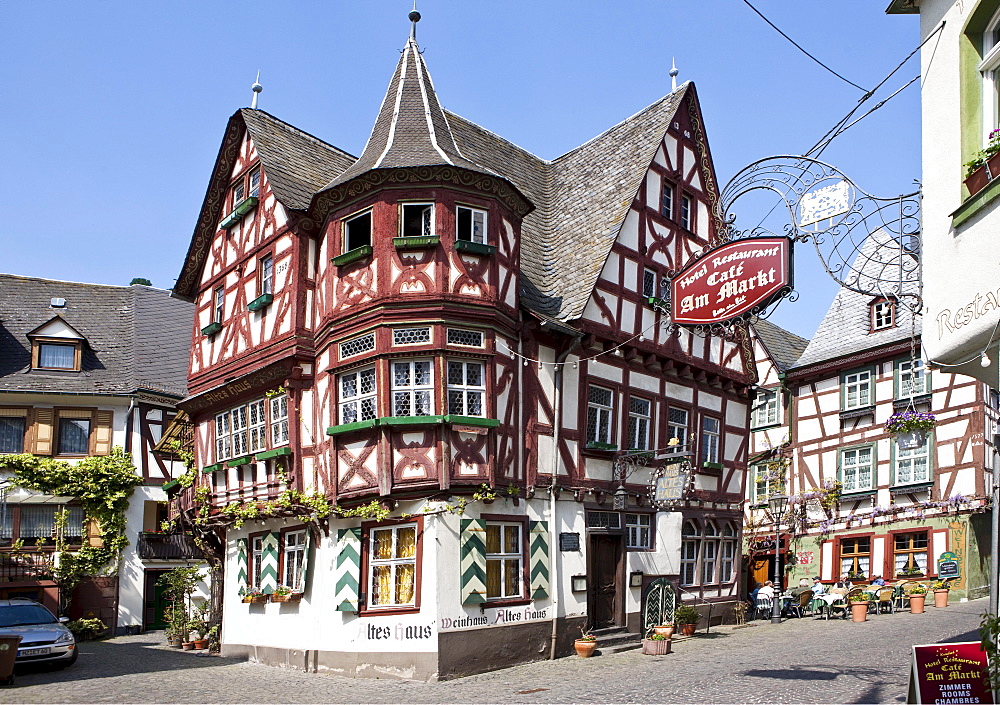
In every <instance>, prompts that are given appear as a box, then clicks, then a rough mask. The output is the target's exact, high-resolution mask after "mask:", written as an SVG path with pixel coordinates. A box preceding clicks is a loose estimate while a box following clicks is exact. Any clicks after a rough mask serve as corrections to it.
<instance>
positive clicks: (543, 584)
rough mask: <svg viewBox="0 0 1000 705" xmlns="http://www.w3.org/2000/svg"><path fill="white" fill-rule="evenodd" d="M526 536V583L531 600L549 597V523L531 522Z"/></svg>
mask: <svg viewBox="0 0 1000 705" xmlns="http://www.w3.org/2000/svg"><path fill="white" fill-rule="evenodd" d="M528 536H529V539H528V540H529V544H528V581H529V585H530V588H531V599H532V600H538V599H541V598H545V597H548V596H549V522H547V521H533V522H531V524H530V528H529V529H528Z"/></svg>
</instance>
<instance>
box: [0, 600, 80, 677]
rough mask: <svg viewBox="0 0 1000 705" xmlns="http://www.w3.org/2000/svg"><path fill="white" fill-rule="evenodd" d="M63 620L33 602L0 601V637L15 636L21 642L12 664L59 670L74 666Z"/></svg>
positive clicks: (70, 639) (74, 654)
mask: <svg viewBox="0 0 1000 705" xmlns="http://www.w3.org/2000/svg"><path fill="white" fill-rule="evenodd" d="M66 621H68V620H67V619H66V618H65V617H62V618H60V619H56V618H55V617H53V616H52V613H51V612H49V611H48V610H47V609H46V608H45V607H43V606H42V605H40V604H38V603H37V602H35V601H34V600H28V599H24V598H14V599H11V600H0V634H17V635H18V636H20V637H21V643H20V645H19V646H18V648H17V661H16V663H19V664H24V663H46V664H52V665H54V666H58V667H60V668H61V667H63V666H69V665H70V664H72V663H76V657H77V648H76V639H74V638H73V632H71V631H70V630H69V629H67V628H66V625H65V624H64V622H66Z"/></svg>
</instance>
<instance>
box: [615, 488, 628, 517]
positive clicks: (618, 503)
mask: <svg viewBox="0 0 1000 705" xmlns="http://www.w3.org/2000/svg"><path fill="white" fill-rule="evenodd" d="M627 505H628V493H627V492H625V488H624V487H622V486H621V485H618V489H617V490H615V494H614V503H613V507H614V509H615V510H616V511H619V512H620V511H621V510H623V509H624V508H625V507H626V506H627Z"/></svg>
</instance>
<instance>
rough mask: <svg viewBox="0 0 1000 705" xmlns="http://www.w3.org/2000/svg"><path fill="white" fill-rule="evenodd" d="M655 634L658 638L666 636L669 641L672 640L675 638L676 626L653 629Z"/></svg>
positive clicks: (659, 626)
mask: <svg viewBox="0 0 1000 705" xmlns="http://www.w3.org/2000/svg"><path fill="white" fill-rule="evenodd" d="M653 634H656V635H658V636H665V637H667V639H671V638H673V636H674V625H673V624H661V625H658V626H655V627H653Z"/></svg>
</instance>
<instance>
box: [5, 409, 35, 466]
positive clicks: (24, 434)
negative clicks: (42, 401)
mask: <svg viewBox="0 0 1000 705" xmlns="http://www.w3.org/2000/svg"><path fill="white" fill-rule="evenodd" d="M0 412H7V413H0V422H2V421H6V420H10V419H20V420H21V424H22V429H21V447H20V450H0V455H8V454H10V455H18V454H20V453H24V452H26V450H28V431H29V430H30V429H31V424H30V423H29V419H28V417H29V415H30V413H31V409H30V408H28V407H22V406H16V407H6V406H5V407H0ZM13 412H20V413H13ZM15 437H16V434H15Z"/></svg>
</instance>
